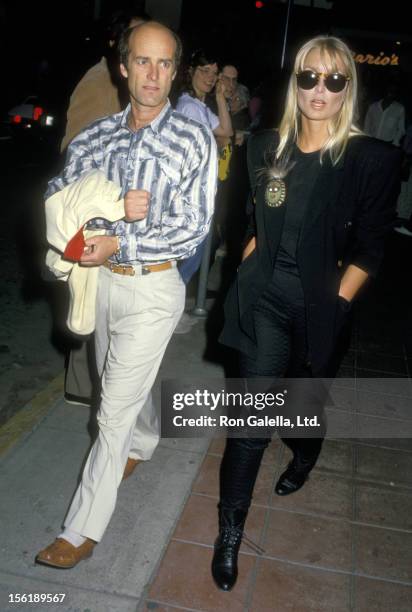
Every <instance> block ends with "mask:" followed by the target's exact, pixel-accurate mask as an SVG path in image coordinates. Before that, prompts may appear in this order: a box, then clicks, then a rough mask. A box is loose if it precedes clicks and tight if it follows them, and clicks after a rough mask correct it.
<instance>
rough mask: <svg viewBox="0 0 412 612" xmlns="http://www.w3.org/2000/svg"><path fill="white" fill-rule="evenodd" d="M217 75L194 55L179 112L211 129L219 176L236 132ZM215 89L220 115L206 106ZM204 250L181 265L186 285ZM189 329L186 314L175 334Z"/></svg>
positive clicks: (207, 57) (206, 54)
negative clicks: (214, 138) (223, 156)
mask: <svg viewBox="0 0 412 612" xmlns="http://www.w3.org/2000/svg"><path fill="white" fill-rule="evenodd" d="M218 74H219V68H218V63H217V59H216V56H215V55H213V53H212V52H210V51H204V50H202V49H200V50H198V51H195V52H194V53H193V54H192V56H191V58H190V63H189V67H188V70H187V73H186V83H185V86H184V91H183V93H182V94H181V95H180V96H179V98H178V100H177V104H176V110H177V111H178V112H180V113H182V115H185V116H186V117H189V118H190V119H195V120H196V121H199V122H200V123H203V124H204V125H207V126H208V127H209V128H210V129H211V131H212V132H213V134H214V135H215V137H216V140H217V143H218V145H219V147H220V149H221V150H220V154H219V174H220V167H221V164H222V147H224V146H225V145H226V144H227V142H229V141H230V139H231V137H232V136H233V130H232V121H231V118H230V113H229V109H228V105H227V101H226V96H225V85H224V83H223V81H222V80H220V79H219V78H218ZM213 89H214V90H215V98H216V106H217V111H218V114H217V115H216V114H215V113H213V112H212V111H211V109H210V108H209V106H207V105H206V102H205V100H206V98H207V96H208V95H209V94H210V93H211V92H212V90H213ZM212 232H213V230H212ZM204 246H205V242H203V243H202V244H201V245H200V246H199V247H198V248H197V250H196V252H195V253H194V255H192V256H191V257H189V258H188V259H186V260H185V261H183V262H182V263H181V264H180V266H179V270H180V274H181V276H182V278H183V280H184V282H185V283H188V282H189V280H190V278H191V277H192V276H193V274H194V273H195V272H196V270H197V269H198V267H199V266H200V263H201V260H202V255H203V250H204ZM212 250H214V249H212ZM190 327H191V323H190V321H189V319H188V316H187V315H186V314H183V315H182V319H181V320H180V321H179V324H178V326H177V328H176V330H175V333H186V332H187V331H190Z"/></svg>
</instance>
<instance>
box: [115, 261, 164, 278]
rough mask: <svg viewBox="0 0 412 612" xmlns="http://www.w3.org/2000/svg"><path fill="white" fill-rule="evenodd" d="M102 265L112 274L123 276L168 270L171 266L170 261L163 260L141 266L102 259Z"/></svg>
mask: <svg viewBox="0 0 412 612" xmlns="http://www.w3.org/2000/svg"><path fill="white" fill-rule="evenodd" d="M103 265H104V267H105V268H108V269H109V270H110V271H111V272H113V273H114V274H122V275H123V276H135V274H139V272H140V274H143V275H144V274H151V272H163V271H164V270H170V269H171V268H173V263H172V262H171V261H165V262H163V263H159V264H145V265H142V266H140V265H139V266H127V265H123V264H116V263H112V262H111V261H104V262H103Z"/></svg>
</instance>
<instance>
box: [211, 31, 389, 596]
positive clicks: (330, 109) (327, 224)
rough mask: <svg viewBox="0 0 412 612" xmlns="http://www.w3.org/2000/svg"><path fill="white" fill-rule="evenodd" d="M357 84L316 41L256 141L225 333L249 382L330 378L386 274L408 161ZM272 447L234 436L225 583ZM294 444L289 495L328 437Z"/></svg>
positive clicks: (218, 575)
mask: <svg viewBox="0 0 412 612" xmlns="http://www.w3.org/2000/svg"><path fill="white" fill-rule="evenodd" d="M356 90H357V79H356V69H355V65H354V62H353V58H352V55H351V52H350V50H349V49H348V47H347V46H346V45H345V44H344V43H343V42H342V41H341V40H339V39H337V38H333V37H330V38H328V37H317V38H314V39H312V40H310V41H309V42H307V43H306V44H305V45H303V46H302V47H301V49H300V50H299V51H298V54H297V57H296V60H295V65H294V71H293V74H292V75H291V77H290V82H289V86H288V91H287V96H286V104H285V109H284V114H283V118H282V120H281V123H280V127H279V130H278V131H266V132H264V133H260V134H256V135H255V136H253V137H252V138H251V140H250V142H249V150H248V167H249V178H250V183H251V190H252V197H253V201H254V204H255V207H254V219H253V222H252V223H251V225H250V228H249V234H248V241H247V244H246V247H245V249H244V254H243V263H242V264H241V266H240V268H239V270H238V275H237V278H236V282H235V284H234V285H233V286H232V288H231V290H230V292H229V294H228V298H227V301H226V305H225V315H226V322H225V327H224V330H223V334H222V338H221V340H222V342H223V343H224V344H227V345H228V346H231V347H233V348H236V349H237V350H238V351H239V355H240V374H241V376H242V377H247V378H249V379H250V378H253V377H275V378H279V377H284V376H286V375H287V376H291V377H295V378H297V377H321V376H331V375H332V368H333V359H332V357H333V356H334V352H336V348H337V345H338V338H339V335H340V333H341V332H342V329H343V327H344V326H345V322H346V320H347V316H348V314H347V313H348V311H349V310H350V308H351V304H352V302H353V300H354V299H355V297H356V295H357V294H358V292H359V290H360V289H361V287H362V286H363V285H364V284H365V282H366V281H367V279H368V277H369V276H371V277H373V276H375V275H376V273H377V270H378V267H379V263H380V261H381V259H382V249H383V238H384V234H385V231H386V230H387V229H388V228H389V227H390V226H391V222H392V219H393V210H394V206H395V202H396V197H397V193H398V190H399V167H400V159H399V153H398V151H397V150H396V149H395V148H394V147H392V146H391V145H387V144H385V143H382V142H380V141H377V140H375V139H372V138H369V137H367V136H364V135H363V134H362V133H361V132H360V130H358V129H357V128H356V127H355V125H354V124H353V117H354V113H355V106H356ZM262 169H263V170H262ZM320 435H321V436H322V435H324V430H322V432H321V433H320ZM269 442H270V437H268V438H265V439H251V438H246V439H245V438H243V439H228V440H227V444H226V449H225V454H224V457H223V460H222V465H221V472H220V502H219V535H218V538H217V540H216V544H215V553H214V557H213V562H212V573H213V577H214V579H215V582H216V583H217V585H218V586H219V587H220V588H221V589H223V590H230V589H231V588H232V587H233V586H234V584H235V582H236V578H237V555H238V551H239V546H240V542H241V538H242V533H243V527H244V523H245V520H246V516H247V512H248V508H249V505H250V503H251V499H252V492H253V487H254V484H255V480H256V476H257V473H258V470H259V466H260V463H261V460H262V456H263V452H264V450H265V448H266V447H267V445H268V444H269ZM284 442H285V443H286V444H287V445H288V446H289V447H290V448H291V450H292V452H293V459H292V461H291V462H290V464H289V465H288V467H287V469H286V471H285V472H284V473H283V474H282V475H281V476H280V478H279V480H278V482H277V484H276V488H275V490H276V493H277V494H278V495H288V494H290V493H293V492H295V491H297V490H298V489H299V488H300V487H301V486H302V485H303V484H304V482H305V480H306V479H307V477H308V474H309V472H310V470H311V469H312V468H313V467H314V465H315V463H316V460H317V458H318V456H319V452H320V448H321V444H322V438H321V437H320V438H317V439H313V438H312V439H310V438H300V439H291V438H284Z"/></svg>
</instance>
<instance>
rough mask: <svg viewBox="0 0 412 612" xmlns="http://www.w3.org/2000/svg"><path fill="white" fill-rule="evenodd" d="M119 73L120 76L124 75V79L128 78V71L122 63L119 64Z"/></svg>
mask: <svg viewBox="0 0 412 612" xmlns="http://www.w3.org/2000/svg"><path fill="white" fill-rule="evenodd" d="M120 74H121V75H122V77H124V78H125V79H127V78H128V76H129V73H128V72H127V68H126V66H125V65H124V64H120Z"/></svg>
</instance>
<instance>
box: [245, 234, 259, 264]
mask: <svg viewBox="0 0 412 612" xmlns="http://www.w3.org/2000/svg"><path fill="white" fill-rule="evenodd" d="M255 249H256V238H255V237H253V238H252V239H251V240H249V242H248V243H247V245H246V246H245V248H244V251H243V253H242V261H245V259H246V257H249V255H251V254H252V253H253V251H254V250H255Z"/></svg>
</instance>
